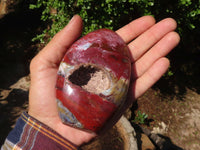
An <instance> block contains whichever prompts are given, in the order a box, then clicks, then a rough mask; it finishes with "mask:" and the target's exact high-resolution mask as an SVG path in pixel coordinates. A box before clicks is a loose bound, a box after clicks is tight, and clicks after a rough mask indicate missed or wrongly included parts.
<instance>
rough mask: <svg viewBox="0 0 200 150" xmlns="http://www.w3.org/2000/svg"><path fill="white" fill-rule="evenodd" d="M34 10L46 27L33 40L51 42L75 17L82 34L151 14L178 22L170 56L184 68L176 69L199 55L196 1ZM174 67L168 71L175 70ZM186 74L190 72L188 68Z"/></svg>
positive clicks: (56, 0)
mask: <svg viewBox="0 0 200 150" xmlns="http://www.w3.org/2000/svg"><path fill="white" fill-rule="evenodd" d="M35 8H40V9H42V15H41V19H42V20H43V21H45V22H47V23H48V24H49V27H47V28H46V29H45V30H44V31H43V33H41V34H40V35H38V36H37V37H35V38H34V40H40V42H42V43H44V42H45V40H44V39H45V37H48V39H51V37H53V35H54V34H55V33H57V32H58V31H59V30H61V29H62V28H63V27H64V26H65V25H66V24H67V23H68V22H69V20H70V19H71V18H72V16H73V15H74V14H79V15H80V16H81V17H82V18H83V22H84V29H83V35H85V34H87V33H88V32H91V31H93V30H95V29H99V28H109V29H113V30H116V29H118V28H120V27H122V26H123V25H125V24H127V23H128V22H130V21H131V20H134V19H136V18H138V17H141V16H143V15H153V16H154V17H155V18H156V20H157V21H159V20H161V19H163V18H166V17H172V18H174V19H175V20H176V21H177V23H178V28H177V31H178V32H179V34H180V35H181V44H180V46H179V49H178V50H176V51H175V52H174V51H173V53H172V54H173V55H172V56H170V59H171V58H172V59H171V60H175V62H177V57H178V61H180V60H181V61H182V62H179V64H184V66H180V65H179V66H178V67H181V68H184V67H185V66H186V65H185V60H186V59H188V55H190V56H191V57H190V58H191V59H193V58H194V57H193V55H196V56H198V55H200V52H199V42H198V40H199V35H200V26H199V24H200V1H199V0H193V1H192V0H179V1H175V0H167V1H160V0H104V1H103V0H37V1H36V3H35V4H31V5H30V9H35ZM191 45H192V46H191ZM197 54H198V55H197ZM180 57H181V58H180ZM185 58H186V59H185ZM192 61H193V60H192ZM172 62H173V61H172ZM194 64H195V63H194ZM173 65H174V64H173ZM194 67H195V66H194ZM176 68H177V67H176ZM176 68H175V67H172V68H171V69H172V70H177V69H176ZM186 68H187V67H186ZM189 71H190V72H191V68H189ZM168 74H169V72H168ZM170 74H172V72H171V73H170Z"/></svg>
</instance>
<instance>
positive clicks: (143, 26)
mask: <svg viewBox="0 0 200 150" xmlns="http://www.w3.org/2000/svg"><path fill="white" fill-rule="evenodd" d="M154 24H155V19H154V18H153V17H152V16H144V17H141V18H138V19H136V20H134V21H132V22H131V23H129V24H127V25H126V26H124V27H122V28H120V29H119V30H117V31H116V33H117V34H118V35H119V36H121V38H122V39H123V40H124V41H125V42H126V43H128V42H130V41H132V40H133V39H134V38H136V37H137V36H139V35H140V34H141V33H143V32H144V31H146V30H147V29H148V28H149V27H151V26H152V25H154Z"/></svg>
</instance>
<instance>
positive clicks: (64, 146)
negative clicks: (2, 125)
mask: <svg viewBox="0 0 200 150" xmlns="http://www.w3.org/2000/svg"><path fill="white" fill-rule="evenodd" d="M57 149H59V150H77V149H78V147H77V146H75V145H74V144H72V143H71V142H70V141H68V140H66V139H65V138H63V137H62V136H61V135H59V134H58V133H56V132H55V131H54V130H52V129H51V128H49V127H48V126H46V125H44V124H43V123H41V122H39V121H38V120H36V119H35V118H33V117H31V116H30V115H28V114H27V113H26V112H24V113H22V115H21V116H20V118H19V119H18V121H17V123H16V126H15V128H14V129H13V130H12V131H11V132H10V133H9V135H8V137H7V139H6V140H5V143H4V145H3V146H2V147H1V150H57Z"/></svg>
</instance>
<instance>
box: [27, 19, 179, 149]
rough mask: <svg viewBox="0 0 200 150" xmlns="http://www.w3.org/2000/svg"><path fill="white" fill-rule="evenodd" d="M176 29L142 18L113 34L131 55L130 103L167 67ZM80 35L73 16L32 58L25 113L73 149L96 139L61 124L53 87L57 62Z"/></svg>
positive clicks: (171, 22)
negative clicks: (117, 36) (70, 143)
mask: <svg viewBox="0 0 200 150" xmlns="http://www.w3.org/2000/svg"><path fill="white" fill-rule="evenodd" d="M175 29H176V22H175V21H174V20H173V19H170V18H168V19H164V20H162V21H160V22H158V23H156V24H155V20H154V18H153V17H151V16H144V17H141V18H139V19H137V20H134V21H132V22H131V23H129V24H128V25H126V26H124V27H122V28H120V29H119V30H117V31H116V32H117V34H119V35H120V36H121V37H122V39H123V40H124V41H125V42H126V43H127V45H128V46H129V48H130V51H131V55H132V64H133V65H132V67H133V68H132V84H131V93H132V95H133V99H137V98H138V97H139V96H141V95H142V94H143V93H144V92H145V91H146V90H147V89H148V88H150V87H151V86H152V85H153V84H154V83H155V82H156V81H157V80H158V79H159V78H160V77H161V76H162V75H163V74H164V73H165V72H166V70H167V68H168V67H169V60H168V59H167V58H165V56H166V55H167V54H168V53H169V52H170V51H171V50H172V49H173V48H174V47H175V46H176V45H177V44H178V42H179V35H178V34H177V33H176V32H174V30H175ZM81 31H82V20H81V18H80V16H78V15H76V16H74V17H73V19H72V20H71V21H70V23H69V24H68V25H67V26H66V27H65V28H64V29H63V30H61V31H60V32H59V33H57V34H56V35H55V36H54V38H53V39H52V40H51V41H50V42H49V43H48V45H47V46H46V47H45V48H44V49H43V50H42V51H40V52H39V54H38V55H37V56H35V57H34V58H33V60H32V61H31V65H30V72H31V86H30V94H29V112H28V113H29V114H30V115H31V116H33V117H35V118H36V119H38V120H39V121H41V122H43V123H44V124H46V125H48V126H49V127H51V128H52V129H54V130H55V131H57V132H58V133H59V134H60V135H62V136H63V137H64V138H66V139H68V140H70V141H71V142H73V143H74V144H76V145H81V144H83V143H84V142H88V141H89V140H90V139H92V138H93V137H94V136H95V135H94V134H91V133H88V132H84V131H80V130H78V129H75V128H72V127H69V126H66V125H64V124H63V123H62V122H61V120H60V118H59V116H58V111H57V105H56V96H55V84H56V76H57V71H58V66H59V64H60V61H61V60H62V58H63V56H64V54H65V53H66V51H67V49H68V48H69V47H70V45H71V44H72V43H73V42H74V41H75V40H76V39H77V38H78V37H79V36H80V34H81Z"/></svg>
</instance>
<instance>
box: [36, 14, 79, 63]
mask: <svg viewBox="0 0 200 150" xmlns="http://www.w3.org/2000/svg"><path fill="white" fill-rule="evenodd" d="M81 31H82V19H81V17H80V16H78V15H75V16H74V17H73V18H72V19H71V21H70V22H69V23H68V25H67V26H65V27H64V28H63V29H62V30H61V31H60V32H58V33H57V34H56V35H55V36H54V37H53V39H52V40H51V41H50V42H49V43H48V44H47V46H46V47H45V48H44V49H43V50H42V51H41V52H40V53H39V56H40V57H41V58H42V59H43V60H44V61H46V62H47V63H49V64H59V63H60V61H61V59H62V58H63V55H64V54H65V52H66V51H67V49H68V48H69V47H70V45H71V44H72V43H73V42H74V41H75V40H76V39H77V38H78V37H79V36H80V34H81Z"/></svg>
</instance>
